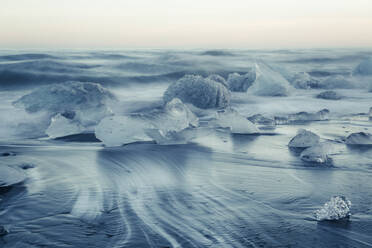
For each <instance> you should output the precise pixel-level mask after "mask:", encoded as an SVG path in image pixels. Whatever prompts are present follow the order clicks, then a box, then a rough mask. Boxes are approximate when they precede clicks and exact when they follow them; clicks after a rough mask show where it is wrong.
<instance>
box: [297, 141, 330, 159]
mask: <svg viewBox="0 0 372 248" xmlns="http://www.w3.org/2000/svg"><path fill="white" fill-rule="evenodd" d="M329 152H330V145H329V144H327V143H318V144H315V145H313V146H311V147H309V148H306V149H305V150H303V151H302V152H301V154H300V158H301V160H302V161H305V162H309V163H317V164H328V163H330V162H331V161H332V160H331V158H330V157H329Z"/></svg>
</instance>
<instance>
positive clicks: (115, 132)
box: [95, 116, 153, 147]
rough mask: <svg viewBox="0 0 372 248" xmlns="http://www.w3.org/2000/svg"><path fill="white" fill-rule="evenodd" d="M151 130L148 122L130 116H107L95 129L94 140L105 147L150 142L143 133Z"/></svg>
mask: <svg viewBox="0 0 372 248" xmlns="http://www.w3.org/2000/svg"><path fill="white" fill-rule="evenodd" d="M148 128H153V127H152V126H151V125H150V124H149V123H148V122H146V121H144V120H142V119H140V118H135V117H131V116H109V117H106V118H104V119H103V120H102V121H101V122H100V123H99V124H98V125H97V126H96V128H95V135H96V138H97V139H99V140H101V141H102V142H103V143H104V144H105V145H106V146H109V147H112V146H121V145H124V144H129V143H133V142H138V141H151V140H152V139H151V138H150V137H149V136H148V135H147V134H146V133H145V130H146V129H148Z"/></svg>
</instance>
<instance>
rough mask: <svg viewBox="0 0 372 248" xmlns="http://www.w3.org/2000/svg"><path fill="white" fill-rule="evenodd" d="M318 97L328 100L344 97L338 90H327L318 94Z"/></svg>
mask: <svg viewBox="0 0 372 248" xmlns="http://www.w3.org/2000/svg"><path fill="white" fill-rule="evenodd" d="M316 98H320V99H326V100H340V99H342V98H343V96H341V95H340V94H338V93H337V92H336V91H333V90H327V91H323V92H320V93H319V94H318V95H316Z"/></svg>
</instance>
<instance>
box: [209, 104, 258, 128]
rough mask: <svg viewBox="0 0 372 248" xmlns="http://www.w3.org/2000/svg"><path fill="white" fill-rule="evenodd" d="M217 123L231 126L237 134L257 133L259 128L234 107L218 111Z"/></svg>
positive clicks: (225, 126)
mask: <svg viewBox="0 0 372 248" xmlns="http://www.w3.org/2000/svg"><path fill="white" fill-rule="evenodd" d="M216 125H217V126H219V127H222V128H229V129H230V131H231V133H235V134H256V133H259V130H258V128H257V127H256V126H255V125H254V124H253V123H252V122H251V121H249V120H248V119H247V118H245V117H244V116H242V115H240V114H239V113H238V112H237V111H235V110H233V109H225V110H221V111H218V112H217V116H216Z"/></svg>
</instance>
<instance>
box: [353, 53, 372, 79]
mask: <svg viewBox="0 0 372 248" xmlns="http://www.w3.org/2000/svg"><path fill="white" fill-rule="evenodd" d="M353 75H359V76H372V57H371V58H367V59H365V60H363V61H362V62H361V63H360V64H359V65H358V66H357V67H355V69H354V71H353Z"/></svg>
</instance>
